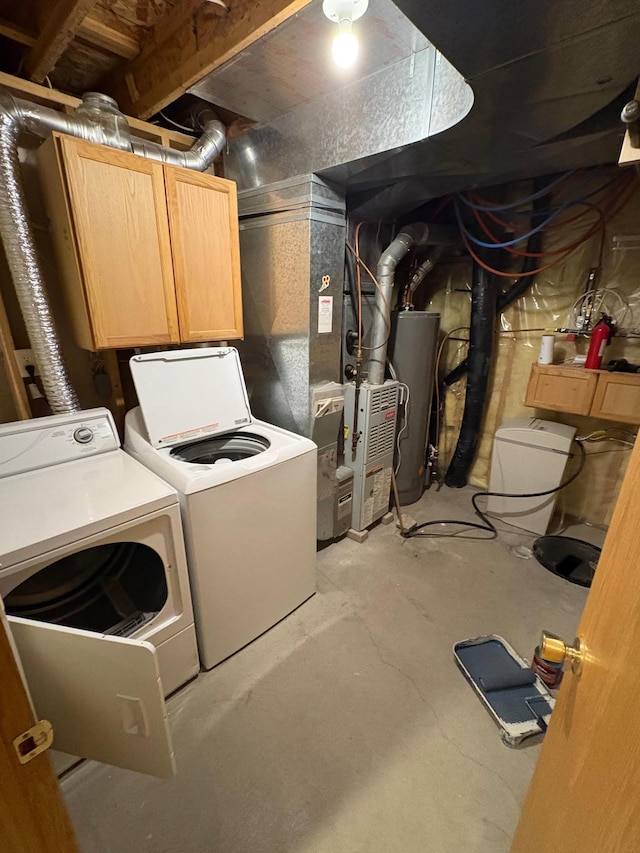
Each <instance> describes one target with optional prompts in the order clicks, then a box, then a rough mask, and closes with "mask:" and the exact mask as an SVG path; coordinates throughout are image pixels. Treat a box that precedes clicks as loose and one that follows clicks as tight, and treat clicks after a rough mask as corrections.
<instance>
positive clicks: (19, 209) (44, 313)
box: [0, 92, 225, 413]
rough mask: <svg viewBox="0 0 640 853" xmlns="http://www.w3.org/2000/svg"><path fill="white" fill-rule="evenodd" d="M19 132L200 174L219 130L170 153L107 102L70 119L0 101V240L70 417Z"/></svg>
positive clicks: (220, 138) (43, 366)
mask: <svg viewBox="0 0 640 853" xmlns="http://www.w3.org/2000/svg"><path fill="white" fill-rule="evenodd" d="M22 131H29V132H31V133H34V134H35V135H36V136H39V137H41V138H44V137H45V136H46V135H47V134H48V133H50V132H52V131H59V132H61V133H67V134H69V135H70V136H77V137H80V138H81V139H87V140H89V141H92V142H100V143H102V144H104V145H109V146H111V147H115V148H121V149H125V150H133V151H134V152H135V153H137V154H141V155H142V156H144V157H148V158H150V159H155V160H161V161H162V162H165V163H171V164H173V165H177V166H184V167H185V168H187V169H196V170H200V171H202V170H204V169H206V168H207V167H208V166H210V165H211V163H212V162H213V161H214V160H215V158H216V157H217V156H218V154H219V153H220V152H221V150H222V146H223V145H224V141H225V130H224V125H222V124H221V122H219V121H216V120H211V121H208V122H207V123H206V125H205V127H204V132H203V135H202V136H201V138H200V139H199V140H198V141H197V142H196V143H195V144H194V146H193V147H192V149H191V150H189V151H175V150H173V149H169V148H164V147H163V146H161V145H156V144H155V143H153V142H146V141H142V140H140V141H138V140H132V139H131V138H130V135H129V131H128V125H127V123H126V119H125V117H124V116H123V115H122V113H120V111H119V110H118V107H117V104H116V102H115V101H114V100H113V99H112V98H109V97H108V96H107V95H101V94H99V93H95V92H90V93H87V95H85V96H84V98H83V103H82V104H81V105H80V107H79V108H78V110H77V112H76V113H75V114H74V115H72V116H68V115H66V114H65V113H61V112H57V111H56V110H52V109H50V108H48V107H43V106H40V105H39V104H32V103H30V102H29V101H24V100H22V99H20V98H14V97H13V96H11V95H10V94H7V93H0V237H1V238H2V243H3V246H4V250H5V253H6V256H7V262H8V264H9V269H10V271H11V276H12V278H13V282H14V286H15V288H16V294H17V297H18V302H19V304H20V310H21V311H22V315H23V317H24V322H25V326H26V329H27V334H28V336H29V341H30V343H31V348H32V349H33V352H34V355H35V358H36V360H37V362H38V366H39V367H40V376H41V379H42V384H43V386H44V390H45V393H46V395H47V399H48V401H49V405H50V406H51V409H52V411H53V412H55V413H62V412H72V411H76V410H78V409H79V408H80V404H79V402H78V398H77V395H76V393H75V391H74V389H73V387H72V386H71V383H70V382H69V377H68V376H67V371H66V368H65V365H64V361H63V358H62V353H61V349H60V342H59V340H58V336H57V333H56V329H55V323H54V321H53V317H52V315H51V308H50V306H49V300H48V298H47V292H46V288H45V284H44V280H43V276H42V272H41V270H40V265H39V262H38V256H37V251H36V247H35V241H34V238H33V233H32V230H31V226H30V224H29V219H28V216H27V206H26V199H25V193H24V186H23V183H22V175H21V172H20V163H19V159H18V137H19V136H20V133H21V132H22Z"/></svg>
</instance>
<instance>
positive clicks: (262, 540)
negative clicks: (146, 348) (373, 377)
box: [125, 347, 317, 669]
mask: <svg viewBox="0 0 640 853" xmlns="http://www.w3.org/2000/svg"><path fill="white" fill-rule="evenodd" d="M130 364H131V373H132V375H133V380H134V382H135V386H136V390H137V392H138V398H139V401H140V408H138V409H134V410H133V411H131V412H129V413H128V414H127V419H126V429H125V450H127V451H128V452H129V453H131V454H133V455H134V456H135V458H136V459H138V460H139V461H140V462H142V463H143V464H144V465H147V466H148V467H149V468H151V469H152V470H153V471H155V472H156V473H157V474H159V475H160V476H161V477H162V478H163V479H164V480H166V481H167V482H168V483H171V485H172V486H174V487H175V488H176V489H177V490H178V493H179V495H180V503H181V506H182V520H183V524H184V531H185V539H186V544H187V560H188V564H189V572H190V578H191V589H192V592H193V601H194V608H195V617H196V632H197V636H198V645H199V648H200V659H201V661H202V664H203V666H204V667H205V668H207V669H210V668H211V667H213V666H215V665H216V664H217V663H219V662H220V661H222V660H224V659H225V658H226V657H228V656H229V655H231V654H233V653H234V652H236V651H238V649H240V648H242V647H243V646H245V645H246V644H247V643H249V642H251V640H254V639H255V638H256V637H258V636H259V635H260V634H262V633H263V632H264V631H266V630H267V629H268V628H271V627H272V626H273V625H275V623H276V622H278V621H280V619H282V618H283V617H285V616H287V615H288V614H289V613H291V611H292V610H294V609H295V608H296V607H297V606H298V605H299V604H301V603H302V602H303V601H305V600H306V599H307V598H309V597H310V596H311V595H313V593H314V592H315V588H316V572H315V555H316V491H317V482H316V478H317V474H316V457H317V449H316V446H315V444H314V443H313V442H312V441H310V440H309V439H307V438H304V437H302V436H299V435H295V434H294V433H291V432H287V431H286V430H283V429H280V428H279V427H276V426H272V425H270V424H266V423H263V422H262V421H258V420H254V419H253V417H252V415H251V410H250V407H249V400H248V397H247V391H246V387H245V383H244V377H243V374H242V367H241V365H240V359H239V356H238V352H237V350H236V349H234V348H233V347H207V348H202V349H192V350H173V351H170V352H159V353H146V354H144V355H136V356H134V357H133V358H132V359H131V362H130Z"/></svg>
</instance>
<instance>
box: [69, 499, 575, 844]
mask: <svg viewBox="0 0 640 853" xmlns="http://www.w3.org/2000/svg"><path fill="white" fill-rule="evenodd" d="M470 494H471V490H463V491H452V490H443V491H442V492H441V493H440V494H439V495H436V494H435V493H428V494H427V495H426V496H425V497H424V498H423V499H422V500H421V502H420V503H418V504H415V505H414V506H413V507H411V513H412V515H414V516H415V517H417V518H418V519H420V520H425V519H427V518H439V517H440V518H442V517H445V518H447V517H449V518H451V517H454V518H455V517H467V518H472V517H473V516H472V514H471V512H470V510H469V497H470ZM531 541H532V538H527V537H526V536H523V535H522V534H520V533H513V532H508V533H505V534H503V535H501V537H500V539H499V541H497V542H488V543H478V542H471V541H465V540H462V539H459V538H449V539H422V540H420V539H413V540H409V541H404V540H402V539H400V537H399V536H398V534H397V531H396V530H395V528H394V526H392V525H390V526H388V527H384V526H380V527H378V528H377V529H375V530H374V531H372V533H371V535H370V537H369V539H368V541H367V542H365V543H364V544H362V545H358V544H356V543H354V542H351V541H349V540H344V541H342V542H339V543H337V544H335V545H332V546H330V547H328V548H326V549H324V550H323V551H321V552H320V553H319V555H318V594H317V595H316V596H315V597H314V598H313V599H311V600H310V601H309V602H307V603H306V604H304V605H303V606H302V607H300V608H299V609H298V610H297V611H296V612H295V613H293V614H292V615H291V616H290V617H289V618H287V619H285V620H283V622H281V623H280V624H279V625H277V626H276V627H275V628H273V629H272V630H271V631H269V632H267V634H265V635H264V636H263V637H261V638H260V639H258V640H257V641H256V642H254V643H253V644H251V645H250V646H248V647H247V648H246V649H244V650H242V651H241V652H239V653H238V654H237V655H235V656H234V657H232V658H231V659H230V660H228V661H226V662H225V663H223V664H221V665H220V666H218V667H217V668H216V669H215V670H213V671H211V672H208V673H204V674H202V675H201V676H200V677H199V678H198V679H197V680H196V681H194V682H192V683H191V684H189V685H188V686H187V687H186V688H184V689H183V690H182V691H181V692H179V693H178V694H177V695H176V696H174V697H173V698H172V699H171V700H170V701H169V711H170V723H171V730H172V734H173V739H174V745H175V751H176V758H177V762H178V775H177V776H176V777H175V778H174V779H172V780H171V781H168V782H167V781H159V780H155V779H151V778H148V777H145V776H141V775H138V774H136V773H131V772H128V771H124V770H118V769H114V768H111V767H107V766H104V765H97V764H94V763H90V762H87V763H85V764H84V765H83V766H82V767H81V768H80V769H79V770H77V771H75V772H73V773H72V774H71V775H70V776H69V777H68V778H67V779H65V780H64V782H63V789H64V791H65V796H66V800H67V804H68V807H69V809H70V812H71V815H72V818H73V821H74V824H75V827H76V830H77V834H78V838H79V841H80V845H81V849H82V851H83V853H124V851H127V852H128V851H136V853H147V852H148V853H205V851H216V853H356V852H357V853H390V851H394V853H395V851H398V853H449V851H451V853H476V851H477V853H498V852H499V851H506V850H508V849H509V842H510V838H511V836H512V834H513V831H514V828H515V825H516V822H517V819H518V814H519V810H520V807H521V803H522V800H523V797H524V794H525V791H526V789H527V785H528V782H529V779H530V777H531V773H532V770H533V766H534V763H535V760H536V757H537V754H538V750H539V746H538V745H531V746H529V747H527V748H521V749H519V750H513V749H509V748H507V747H505V746H504V745H503V744H502V743H501V741H500V737H499V734H498V730H497V728H496V727H495V725H494V723H493V722H492V720H491V719H490V717H489V716H488V714H487V712H486V711H485V710H484V708H483V707H482V706H481V704H480V702H479V701H478V699H477V698H476V697H475V695H474V693H473V692H472V690H471V688H470V687H469V686H468V685H467V683H466V682H465V680H464V678H463V677H462V676H461V674H460V673H459V671H458V670H457V668H456V666H455V665H454V662H453V660H452V653H451V647H452V644H453V643H454V642H456V641H457V640H462V639H465V638H467V637H474V636H477V635H480V634H488V633H496V634H500V635H502V636H504V637H505V638H506V639H508V640H509V642H510V643H511V644H512V645H513V646H514V647H515V648H516V649H517V650H518V651H519V652H520V653H521V654H522V655H523V656H524V657H526V658H528V659H529V658H530V656H531V652H532V650H533V648H534V646H535V644H536V641H537V638H538V636H539V632H540V629H541V628H548V629H550V630H553V631H555V632H557V633H559V634H561V635H564V636H567V637H573V636H574V635H575V629H576V626H577V623H578V620H579V616H580V613H581V610H582V607H583V605H584V601H585V598H586V591H585V590H583V589H581V588H579V587H576V586H573V585H571V584H569V583H567V582H565V581H563V580H561V579H559V578H556V577H554V576H553V575H551V574H549V573H548V572H547V571H545V570H544V569H543V568H542V567H541V566H539V565H538V564H537V563H536V562H535V560H533V559H523V558H522V557H521V556H520V557H518V556H516V551H518V549H520V550H519V553H522V546H523V545H524V546H526V545H528V544H530V543H531Z"/></svg>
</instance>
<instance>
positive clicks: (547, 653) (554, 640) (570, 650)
mask: <svg viewBox="0 0 640 853" xmlns="http://www.w3.org/2000/svg"><path fill="white" fill-rule="evenodd" d="M539 649H540V657H541V658H543V659H544V660H548V661H549V662H550V663H564V662H565V661H566V662H568V663H570V664H571V671H572V672H573V673H574V674H575V675H580V672H581V671H582V664H583V663H584V645H583V644H582V643H581V642H580V638H579V637H576V638H575V640H574V641H573V645H572V646H568V645H567V644H566V643H565V641H564V640H562V639H561V638H560V637H558V636H557V634H552V633H551V632H550V631H543V632H542V636H541V638H540V646H539Z"/></svg>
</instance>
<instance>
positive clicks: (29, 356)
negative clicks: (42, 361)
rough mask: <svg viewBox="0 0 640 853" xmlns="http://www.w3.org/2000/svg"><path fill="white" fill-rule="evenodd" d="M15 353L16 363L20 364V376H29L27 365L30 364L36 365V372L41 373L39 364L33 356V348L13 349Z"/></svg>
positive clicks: (25, 377) (26, 377)
mask: <svg viewBox="0 0 640 853" xmlns="http://www.w3.org/2000/svg"><path fill="white" fill-rule="evenodd" d="M13 354H14V356H15V357H16V364H17V365H18V369H19V370H20V376H22V378H23V379H28V378H29V374H28V373H27V371H26V366H27V365H28V364H33V365H35V368H36V374H37V375H40V371H39V369H38V365H37V364H36V360H35V358H34V357H33V350H32V349H15V350H14V351H13Z"/></svg>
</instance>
